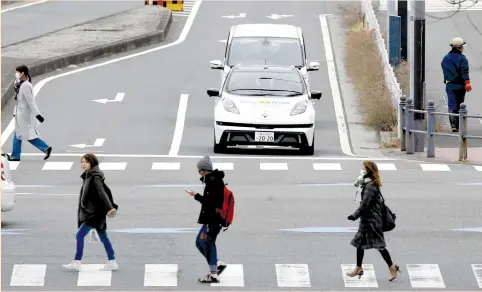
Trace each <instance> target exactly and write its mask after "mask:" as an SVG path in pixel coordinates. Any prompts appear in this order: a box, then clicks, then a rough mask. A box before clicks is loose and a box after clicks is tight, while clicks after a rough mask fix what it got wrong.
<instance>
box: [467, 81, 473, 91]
mask: <svg viewBox="0 0 482 292" xmlns="http://www.w3.org/2000/svg"><path fill="white" fill-rule="evenodd" d="M465 91H467V92H470V91H472V85H471V84H470V80H465Z"/></svg>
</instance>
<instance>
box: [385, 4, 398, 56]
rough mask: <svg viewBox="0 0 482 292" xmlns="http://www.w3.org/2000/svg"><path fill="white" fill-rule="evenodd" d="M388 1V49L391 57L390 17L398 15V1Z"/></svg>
mask: <svg viewBox="0 0 482 292" xmlns="http://www.w3.org/2000/svg"><path fill="white" fill-rule="evenodd" d="M386 1H387V48H388V56H391V52H390V16H393V15H396V13H397V8H396V7H395V5H396V2H395V1H396V0H386Z"/></svg>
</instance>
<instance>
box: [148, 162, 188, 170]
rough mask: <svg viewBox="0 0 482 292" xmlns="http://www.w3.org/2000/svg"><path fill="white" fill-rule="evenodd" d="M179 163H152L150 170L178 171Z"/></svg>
mask: <svg viewBox="0 0 482 292" xmlns="http://www.w3.org/2000/svg"><path fill="white" fill-rule="evenodd" d="M179 169H181V163H179V162H153V163H152V167H151V170H179Z"/></svg>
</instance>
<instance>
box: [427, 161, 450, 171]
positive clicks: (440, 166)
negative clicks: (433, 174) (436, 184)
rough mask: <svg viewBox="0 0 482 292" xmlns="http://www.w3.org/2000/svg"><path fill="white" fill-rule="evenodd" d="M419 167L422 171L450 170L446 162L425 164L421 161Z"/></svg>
mask: <svg viewBox="0 0 482 292" xmlns="http://www.w3.org/2000/svg"><path fill="white" fill-rule="evenodd" d="M420 167H421V168H422V170H423V171H450V167H449V166H448V165H447V164H425V163H421V164H420Z"/></svg>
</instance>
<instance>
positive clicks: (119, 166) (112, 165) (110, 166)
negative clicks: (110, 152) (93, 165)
mask: <svg viewBox="0 0 482 292" xmlns="http://www.w3.org/2000/svg"><path fill="white" fill-rule="evenodd" d="M126 167H127V162H101V163H100V164H99V168H100V170H125V169H126Z"/></svg>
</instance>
